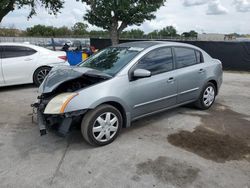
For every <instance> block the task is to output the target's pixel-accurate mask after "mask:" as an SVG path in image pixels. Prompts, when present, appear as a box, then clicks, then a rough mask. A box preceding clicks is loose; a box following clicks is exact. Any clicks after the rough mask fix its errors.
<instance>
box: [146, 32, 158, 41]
mask: <svg viewBox="0 0 250 188" xmlns="http://www.w3.org/2000/svg"><path fill="white" fill-rule="evenodd" d="M158 37H159V31H158V30H154V31H152V32H150V33H148V38H151V39H153V38H154V39H157V38H158Z"/></svg>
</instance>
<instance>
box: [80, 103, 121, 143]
mask: <svg viewBox="0 0 250 188" xmlns="http://www.w3.org/2000/svg"><path fill="white" fill-rule="evenodd" d="M122 122H123V121H122V115H121V113H120V111H119V110H117V109H116V108H115V107H113V106H111V105H108V104H104V105H100V106H98V107H97V108H95V109H93V110H90V111H89V112H87V114H85V116H84V118H83V120H82V124H81V131H82V135H83V137H84V139H85V140H86V141H87V142H88V143H89V144H91V145H95V146H104V145H107V144H110V143H111V142H113V141H114V140H115V139H116V137H117V136H118V134H119V132H120V130H121V128H122Z"/></svg>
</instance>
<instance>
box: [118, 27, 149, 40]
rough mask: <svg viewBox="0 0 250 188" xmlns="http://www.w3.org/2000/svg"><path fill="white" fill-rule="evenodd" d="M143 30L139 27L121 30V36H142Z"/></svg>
mask: <svg viewBox="0 0 250 188" xmlns="http://www.w3.org/2000/svg"><path fill="white" fill-rule="evenodd" d="M143 36H144V31H142V30H140V29H131V30H129V31H123V32H122V33H121V37H122V38H143Z"/></svg>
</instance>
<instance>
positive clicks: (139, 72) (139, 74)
mask: <svg viewBox="0 0 250 188" xmlns="http://www.w3.org/2000/svg"><path fill="white" fill-rule="evenodd" d="M150 76H151V72H150V71H148V70H146V69H136V70H135V71H134V72H133V78H146V77H150Z"/></svg>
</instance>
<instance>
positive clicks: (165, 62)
mask: <svg viewBox="0 0 250 188" xmlns="http://www.w3.org/2000/svg"><path fill="white" fill-rule="evenodd" d="M136 68H137V69H146V70H149V71H150V72H151V73H152V75H156V74H160V73H163V72H167V71H171V70H173V55H172V50H171V48H159V49H155V50H153V51H151V52H149V53H148V54H146V55H145V56H144V57H143V58H142V59H141V60H140V61H139V63H138V64H137V65H136Z"/></svg>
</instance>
